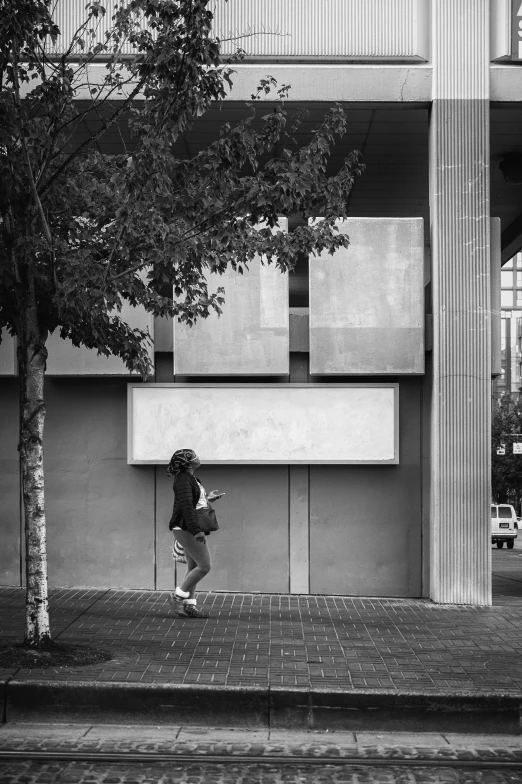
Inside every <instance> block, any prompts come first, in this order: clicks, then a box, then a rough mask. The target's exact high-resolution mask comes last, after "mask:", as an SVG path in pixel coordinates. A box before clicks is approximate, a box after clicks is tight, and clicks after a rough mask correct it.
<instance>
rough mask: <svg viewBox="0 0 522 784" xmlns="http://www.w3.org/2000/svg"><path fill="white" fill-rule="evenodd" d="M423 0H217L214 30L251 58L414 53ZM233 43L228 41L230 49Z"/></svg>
mask: <svg viewBox="0 0 522 784" xmlns="http://www.w3.org/2000/svg"><path fill="white" fill-rule="evenodd" d="M423 5H424V4H423V3H422V0H261V1H260V0H229V2H227V3H223V2H219V0H218V2H216V23H215V29H216V33H217V34H218V35H220V37H222V38H229V37H230V36H231V35H232V36H238V35H241V34H242V33H243V34H244V33H254V35H252V36H251V37H249V38H244V39H243V40H241V39H239V43H240V45H241V46H242V47H243V48H244V49H245V51H246V52H247V54H248V55H249V56H251V57H256V56H257V57H270V56H273V57H305V56H311V57H380V58H381V57H394V58H400V57H413V56H415V55H417V54H418V40H417V37H418V36H417V31H418V29H419V23H418V14H419V12H420V11H421V7H422V6H423ZM235 43H237V42H234V43H226V44H225V49H226V50H227V51H233V50H234V44H235Z"/></svg>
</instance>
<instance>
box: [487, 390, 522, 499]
mask: <svg viewBox="0 0 522 784" xmlns="http://www.w3.org/2000/svg"><path fill="white" fill-rule="evenodd" d="M520 434H522V401H521V400H520V399H519V398H515V397H512V396H511V395H504V396H503V397H502V398H501V399H500V401H499V402H498V404H496V405H495V407H494V409H493V417H492V428H491V468H492V472H491V478H492V493H493V499H494V500H495V501H496V502H497V503H509V504H514V505H515V506H516V509H517V513H518V512H519V511H520V506H519V501H520V498H521V497H522V455H517V454H513V443H517V442H522V435H520ZM501 447H503V448H504V451H505V453H504V454H498V450H499V448H501Z"/></svg>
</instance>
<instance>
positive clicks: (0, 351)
mask: <svg viewBox="0 0 522 784" xmlns="http://www.w3.org/2000/svg"><path fill="white" fill-rule="evenodd" d="M1 337H2V342H1V343H0V376H16V374H17V372H18V367H17V361H16V341H15V339H14V338H13V337H11V335H10V334H9V333H8V332H7V330H6V329H3V330H2V335H1Z"/></svg>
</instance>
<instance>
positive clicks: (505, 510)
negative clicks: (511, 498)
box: [498, 506, 511, 520]
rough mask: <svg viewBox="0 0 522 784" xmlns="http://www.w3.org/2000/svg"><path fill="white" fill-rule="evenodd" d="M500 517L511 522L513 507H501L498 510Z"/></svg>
mask: <svg viewBox="0 0 522 784" xmlns="http://www.w3.org/2000/svg"><path fill="white" fill-rule="evenodd" d="M498 516H499V517H500V518H502V519H503V520H507V519H508V518H509V519H510V520H511V507H510V506H499V508H498Z"/></svg>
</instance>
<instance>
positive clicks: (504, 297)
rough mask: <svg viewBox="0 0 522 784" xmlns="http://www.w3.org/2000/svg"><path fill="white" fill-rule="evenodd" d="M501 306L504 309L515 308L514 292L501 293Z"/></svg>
mask: <svg viewBox="0 0 522 784" xmlns="http://www.w3.org/2000/svg"><path fill="white" fill-rule="evenodd" d="M500 306H501V307H502V308H504V307H505V308H512V307H513V292H512V291H501V292H500Z"/></svg>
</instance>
